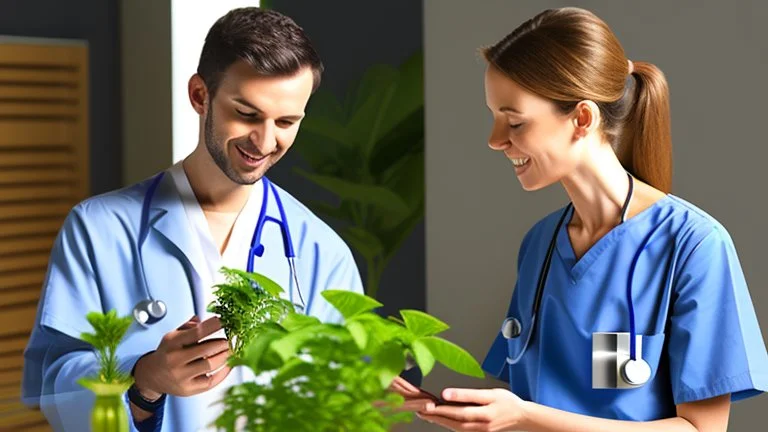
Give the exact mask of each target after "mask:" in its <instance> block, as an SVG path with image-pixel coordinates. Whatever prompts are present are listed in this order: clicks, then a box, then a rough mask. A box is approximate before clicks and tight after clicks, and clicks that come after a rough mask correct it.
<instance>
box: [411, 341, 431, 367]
mask: <svg viewBox="0 0 768 432" xmlns="http://www.w3.org/2000/svg"><path fill="white" fill-rule="evenodd" d="M411 352H412V353H413V358H414V360H416V364H417V365H419V369H421V373H422V375H424V376H426V375H428V374H429V373H430V372H431V371H432V368H433V367H434V366H435V356H433V355H432V351H430V350H429V348H427V346H426V345H424V343H423V342H422V341H420V340H418V339H417V340H415V341H413V343H412V344H411Z"/></svg>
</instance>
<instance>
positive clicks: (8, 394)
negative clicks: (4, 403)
mask: <svg viewBox="0 0 768 432" xmlns="http://www.w3.org/2000/svg"><path fill="white" fill-rule="evenodd" d="M20 397H21V387H20V386H15V385H9V386H0V400H9V399H18V398H20Z"/></svg>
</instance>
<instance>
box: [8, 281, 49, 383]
mask: <svg viewBox="0 0 768 432" xmlns="http://www.w3.org/2000/svg"><path fill="white" fill-rule="evenodd" d="M40 288H41V287H40V286H33V287H28V288H25V289H15V290H5V289H3V290H0V305H3V306H15V305H18V304H30V303H32V302H36V301H37V300H38V298H39V297H40ZM5 361H6V360H4V359H3V358H2V357H0V368H2V367H5V363H4V362H5Z"/></svg>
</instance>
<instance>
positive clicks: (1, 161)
mask: <svg viewBox="0 0 768 432" xmlns="http://www.w3.org/2000/svg"><path fill="white" fill-rule="evenodd" d="M74 165H75V157H74V155H73V154H72V153H71V152H69V151H67V149H63V148H62V149H59V150H58V151H56V150H44V149H40V150H33V151H0V168H2V169H5V168H14V167H35V166H45V167H54V166H65V167H70V168H73V167H74Z"/></svg>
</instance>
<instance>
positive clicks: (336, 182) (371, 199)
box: [295, 169, 408, 214]
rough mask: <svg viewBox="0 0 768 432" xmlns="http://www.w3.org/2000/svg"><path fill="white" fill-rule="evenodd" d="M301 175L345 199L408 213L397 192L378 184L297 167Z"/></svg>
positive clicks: (389, 210)
mask: <svg viewBox="0 0 768 432" xmlns="http://www.w3.org/2000/svg"><path fill="white" fill-rule="evenodd" d="M295 172H297V173H298V174H299V175H301V176H303V177H305V178H307V179H308V180H310V181H311V182H313V183H315V184H317V185H318V186H320V187H322V188H324V189H326V190H328V191H330V192H333V193H334V194H336V195H337V196H338V197H339V198H341V199H343V200H352V201H355V202H358V203H360V204H366V205H371V206H374V207H376V208H379V209H380V210H385V211H388V212H392V213H396V214H398V213H408V205H407V204H406V203H405V201H403V199H402V198H400V197H399V196H398V195H397V194H396V193H394V192H392V191H391V190H389V189H387V188H385V187H383V186H376V185H366V184H360V183H355V182H352V181H349V180H346V179H341V178H336V177H330V176H324V175H318V174H311V173H309V172H307V171H304V170H301V169H296V170H295Z"/></svg>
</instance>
